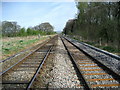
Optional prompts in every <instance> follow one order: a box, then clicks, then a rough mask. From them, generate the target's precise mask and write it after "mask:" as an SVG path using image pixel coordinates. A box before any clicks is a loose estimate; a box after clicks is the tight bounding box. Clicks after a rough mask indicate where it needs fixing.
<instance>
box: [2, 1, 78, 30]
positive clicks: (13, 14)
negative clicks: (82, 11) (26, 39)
mask: <svg viewBox="0 0 120 90" xmlns="http://www.w3.org/2000/svg"><path fill="white" fill-rule="evenodd" d="M76 14H77V8H76V4H75V2H73V1H72V2H2V21H5V20H6V21H16V22H17V23H18V25H20V26H21V27H25V28H28V27H30V26H32V27H33V26H36V25H39V24H41V23H44V22H49V23H50V24H51V25H53V26H54V29H55V31H62V30H63V28H64V27H65V24H66V22H67V21H68V20H69V19H74V18H75V16H76Z"/></svg>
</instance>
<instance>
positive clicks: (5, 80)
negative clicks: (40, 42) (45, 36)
mask: <svg viewBox="0 0 120 90" xmlns="http://www.w3.org/2000/svg"><path fill="white" fill-rule="evenodd" d="M56 38H57V36H55V37H53V38H52V39H51V40H50V41H48V42H47V43H46V44H45V45H44V46H42V47H40V48H38V49H37V50H35V52H33V53H32V54H30V55H28V56H27V57H26V58H24V59H23V60H21V61H20V62H19V63H16V65H14V66H13V67H10V68H9V69H8V70H6V71H5V72H4V73H2V87H3V89H5V88H6V89H8V88H26V89H27V88H30V86H31V84H32V82H33V81H34V78H35V77H36V75H37V74H38V72H39V70H40V68H41V67H42V64H43V63H44V61H45V60H46V58H47V57H48V55H49V53H50V51H51V49H52V47H53V46H54V44H55V41H56Z"/></svg>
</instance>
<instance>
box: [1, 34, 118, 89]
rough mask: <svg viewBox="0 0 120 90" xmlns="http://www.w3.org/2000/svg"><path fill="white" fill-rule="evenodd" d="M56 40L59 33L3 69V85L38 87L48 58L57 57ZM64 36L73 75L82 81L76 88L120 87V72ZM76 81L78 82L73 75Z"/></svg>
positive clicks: (7, 86)
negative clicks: (116, 71)
mask: <svg viewBox="0 0 120 90" xmlns="http://www.w3.org/2000/svg"><path fill="white" fill-rule="evenodd" d="M56 40H58V37H57V36H55V37H54V38H52V39H51V40H50V41H48V42H46V44H43V46H42V47H38V48H37V49H35V50H34V51H33V52H32V53H30V54H29V55H27V56H26V57H24V58H22V59H21V60H20V61H19V62H17V63H16V64H14V65H12V66H11V67H10V68H8V69H7V70H5V71H3V72H2V74H1V75H2V88H3V89H8V88H10V89H14V88H24V89H30V88H35V87H37V85H39V84H40V83H41V81H40V78H39V76H40V74H41V73H42V72H41V71H44V70H45V69H44V67H43V66H46V63H45V61H46V60H47V59H48V58H49V59H51V58H53V57H54V55H56V54H55V53H56V51H55V50H58V49H56V48H54V47H55V46H56V45H57V44H56ZM59 40H60V39H59ZM61 40H62V42H63V45H64V46H65V48H66V50H67V52H68V55H69V57H70V59H71V61H72V64H73V67H74V69H75V72H74V73H73V76H74V75H75V76H77V77H78V78H77V79H78V80H79V81H80V82H79V84H78V83H77V88H80V89H83V88H84V89H85V90H89V89H91V88H120V76H119V75H118V74H117V73H115V72H114V71H112V70H111V69H110V68H108V67H107V66H105V65H103V64H102V63H100V62H99V61H97V60H96V59H94V58H93V57H91V56H89V55H88V54H87V53H85V52H84V51H83V50H81V49H79V48H78V47H76V46H75V45H74V44H73V43H72V42H70V41H68V40H67V39H65V38H61ZM64 46H63V47H64ZM57 53H58V52H57ZM50 55H51V56H50ZM50 57H51V58H50ZM49 59H48V60H47V61H49V62H47V61H46V62H47V65H49V63H50V60H49ZM58 59H59V58H58ZM52 63H53V62H52ZM43 64H44V65H43ZM53 64H54V63H53ZM72 64H71V65H72ZM63 65H64V64H63ZM53 66H54V65H53ZM61 68H62V67H61ZM63 68H64V67H63ZM41 69H42V70H41ZM40 70H41V71H40ZM51 70H52V66H51ZM53 71H54V70H53ZM58 73H59V72H58ZM61 74H62V73H61ZM68 75H69V74H68ZM54 78H55V77H53V79H54ZM60 78H62V77H60ZM41 79H42V78H41ZM66 80H67V79H66ZM58 81H59V79H58ZM73 81H74V82H75V80H74V79H73ZM51 82H52V81H51ZM64 82H65V81H64ZM66 82H67V81H66ZM60 83H61V82H60ZM39 88H41V87H39ZM44 88H49V84H48V85H47V87H44ZM50 88H52V87H50ZM75 88H76V86H75Z"/></svg>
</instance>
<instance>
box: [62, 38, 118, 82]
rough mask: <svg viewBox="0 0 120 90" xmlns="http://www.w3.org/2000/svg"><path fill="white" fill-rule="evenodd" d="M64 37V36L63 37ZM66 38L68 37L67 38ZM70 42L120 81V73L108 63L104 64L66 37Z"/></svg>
mask: <svg viewBox="0 0 120 90" xmlns="http://www.w3.org/2000/svg"><path fill="white" fill-rule="evenodd" d="M63 38H64V37H63ZM65 39H66V38H65ZM66 40H67V41H68V42H69V43H71V44H72V45H73V46H75V47H76V48H77V49H78V50H80V51H81V52H83V53H84V54H85V55H87V56H88V57H89V58H91V59H92V60H93V61H94V62H96V63H97V64H98V65H99V66H100V67H101V68H102V69H103V70H105V71H106V72H107V73H108V74H110V75H112V76H113V78H114V79H115V80H116V81H118V82H119V83H120V75H119V74H117V73H116V72H114V71H113V70H111V69H110V68H109V67H107V66H106V65H104V64H103V63H101V62H100V61H98V60H96V59H95V58H94V57H93V56H91V55H89V54H88V53H86V52H85V51H83V50H82V49H80V47H78V46H77V45H75V44H74V43H73V42H71V41H70V40H68V39H66Z"/></svg>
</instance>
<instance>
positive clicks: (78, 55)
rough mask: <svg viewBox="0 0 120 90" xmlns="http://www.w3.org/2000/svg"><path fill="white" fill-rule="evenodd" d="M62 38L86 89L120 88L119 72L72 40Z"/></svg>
mask: <svg viewBox="0 0 120 90" xmlns="http://www.w3.org/2000/svg"><path fill="white" fill-rule="evenodd" d="M61 39H62V42H63V44H64V46H65V48H66V50H67V52H68V54H69V56H70V58H71V60H72V62H73V64H74V66H75V68H76V69H77V72H78V74H79V75H78V76H79V78H81V79H80V81H81V82H82V86H84V88H85V89H87V90H88V89H91V88H120V76H119V75H118V74H117V73H115V72H114V71H112V70H111V69H109V68H108V67H106V66H105V65H103V64H102V63H100V62H99V61H97V60H96V59H94V58H92V57H90V56H89V55H88V54H87V53H85V52H84V51H83V50H80V49H78V47H76V46H75V45H74V44H73V43H72V42H70V41H68V40H67V39H65V38H61Z"/></svg>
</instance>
